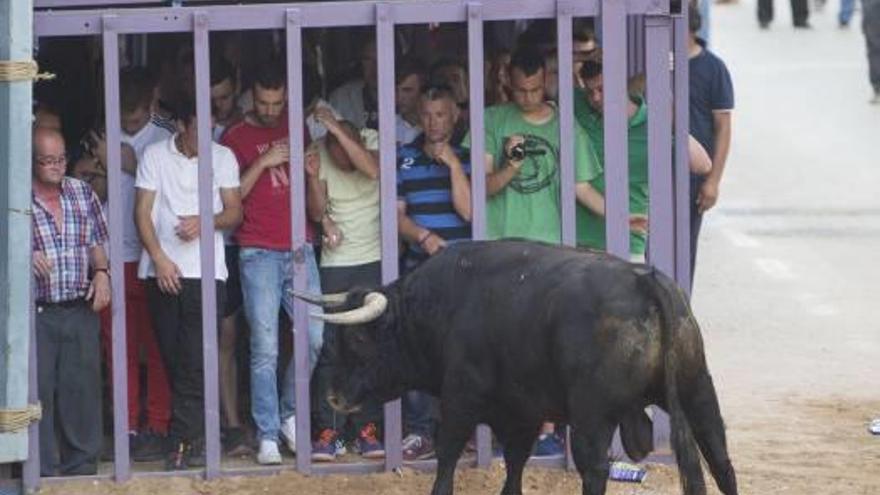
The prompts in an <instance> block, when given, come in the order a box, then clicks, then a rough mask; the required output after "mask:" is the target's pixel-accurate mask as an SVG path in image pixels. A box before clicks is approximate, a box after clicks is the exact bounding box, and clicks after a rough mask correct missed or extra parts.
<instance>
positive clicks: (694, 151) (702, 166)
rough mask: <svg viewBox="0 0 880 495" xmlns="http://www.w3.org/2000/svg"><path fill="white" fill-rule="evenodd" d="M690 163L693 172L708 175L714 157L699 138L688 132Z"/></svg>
mask: <svg viewBox="0 0 880 495" xmlns="http://www.w3.org/2000/svg"><path fill="white" fill-rule="evenodd" d="M688 163H689V164H690V169H691V173H694V174H697V175H706V174H708V173H709V172H710V171H711V170H712V159H711V158H709V153H708V152H707V151H706V148H703V145H702V144H700V142H699V141H697V138H695V137H693V136H691V135H690V134H688Z"/></svg>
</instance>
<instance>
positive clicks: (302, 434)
mask: <svg viewBox="0 0 880 495" xmlns="http://www.w3.org/2000/svg"><path fill="white" fill-rule="evenodd" d="M286 29H287V121H288V128H289V130H290V131H289V132H290V136H289V141H290V149H291V155H290V177H291V181H290V183H291V188H292V191H291V193H292V194H291V195H290V211H291V219H290V220H291V222H292V223H291V228H290V231H291V232H292V234H293V252H294V256H293V270H294V274H293V287H294V289H296V290H301V291H302V290H305V289H306V287H307V284H306V277H307V276H308V270H307V269H306V265H305V254H304V249H305V246H306V242H308V241H307V239H306V181H305V167H304V166H303V165H304V163H305V162H304V157H305V149H304V148H305V135H304V129H303V118H302V108H303V87H302V80H303V79H302V19H301V15H300V10H299V9H289V10H287V28H286ZM284 297H288V295H287V294H285V295H284ZM293 307H294V311H293V327H294V328H295V329H296V330H295V331H294V333H293V340H294V344H293V363H294V364H293V365H294V384H295V394H296V451H297V455H296V469H297V470H298V471H299V472H301V473H305V474H308V473H311V470H312V443H311V434H310V432H311V427H312V426H311V425H312V422H311V407H310V406H311V403H310V401H309V379H310V378H311V377H310V373H309V370H310V367H309V359H310V353H309V332H308V328H309V314H308V306H306V303H305V301H302V300H300V299H294V301H293Z"/></svg>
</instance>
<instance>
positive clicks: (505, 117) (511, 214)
mask: <svg viewBox="0 0 880 495" xmlns="http://www.w3.org/2000/svg"><path fill="white" fill-rule="evenodd" d="M484 119H485V129H486V137H485V142H486V153H487V154H490V155H492V157H493V160H494V164H493V167H494V169H495V170H500V169H501V168H502V167H504V166H506V163H505V162H506V160H505V157H504V144H505V143H506V142H507V139H508V138H510V137H511V136H515V135H521V136H523V137H525V139H526V145H525V149H526V152H527V154H528V155H527V156H526V158H525V160H524V161H523V165H522V168H521V169H520V170H519V173H518V174H517V175H516V176H515V177H514V178H513V180H511V181H510V183H509V184H508V185H507V186H506V187H505V188H504V189H502V190H501V191H500V192H498V193H497V194H496V195H494V196H492V197H490V198H488V199H487V200H486V230H487V232H486V234H487V237H488V238H489V239H501V238H510V237H520V238H525V239H532V240H537V241H545V242H550V243H559V242H560V240H561V232H562V226H561V219H560V216H561V213H560V205H559V195H560V191H559V188H560V185H559V117H558V112H557V111H556V109H555V108H554V111H553V116H552V118H550V119H548V120H547V122H544V123H542V124H533V123H531V122H528V121H526V120H525V119H524V118H523V117H522V113H521V111H520V109H519V108H518V107H517V106H516V105H515V104H513V103H508V104H504V105H496V106H493V107H489V108H487V109H486V113H485V117H484ZM590 144H591V143H590V140H589V139H588V138H587V136H586V134H585V133H584V131H583V130H582V129H580V128H579V127H578V126H575V162H576V166H577V168H589V167H590V165H589V164H588V163H587V162H593V163H594V165H593V166H595V162H596V161H597V158H596V154H595V152H594V151H593V149H592V146H591V145H590ZM463 146H470V135H468V136H466V137H465V140H464V144H463Z"/></svg>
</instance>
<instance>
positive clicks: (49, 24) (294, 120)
mask: <svg viewBox="0 0 880 495" xmlns="http://www.w3.org/2000/svg"><path fill="white" fill-rule="evenodd" d="M133 3H137V4H145V3H150V2H149V1H147V2H145V1H143V0H141V1H137V2H133V1H129V0H110V1H108V2H105V3H101V2H96V1H95V0H67V1H64V0H37V1H36V6H37V7H38V8H41V9H49V10H40V11H37V12H35V13H34V23H35V26H34V28H35V29H34V32H35V35H36V36H38V37H55V36H98V35H100V36H101V37H102V40H103V53H104V70H105V73H104V85H105V95H104V97H105V107H106V113H107V115H106V129H107V142H108V150H110V152H109V153H108V155H109V166H108V169H109V170H108V172H109V177H108V181H109V186H108V187H109V200H110V204H111V205H112V204H114V203H116V204H119V202H120V201H121V194H122V191H121V187H122V186H121V182H120V181H121V177H120V175H121V169H120V163H121V157H120V152H119V150H120V139H121V127H120V115H119V62H120V61H119V50H118V45H119V36H120V35H124V34H140V33H173V32H187V33H193V35H194V36H193V51H194V60H195V68H196V78H195V84H196V92H195V94H196V104H197V117H198V133H199V143H198V148H199V154H198V156H199V166H200V173H199V194H200V214H201V231H202V232H203V233H204V234H206V235H202V236H200V243H201V244H200V247H201V252H202V253H203V256H202V260H201V267H202V274H203V277H202V301H203V305H202V318H203V324H204V325H203V327H204V328H205V331H204V332H203V345H204V370H205V377H204V387H205V406H204V407H205V423H206V428H205V430H206V436H207V438H206V440H207V445H206V454H207V455H206V464H207V465H206V467H205V468H204V469H203V470H202V471H191V472H189V473H186V474H191V473H195V474H197V475H202V476H205V477H206V478H214V477H217V476H221V475H241V474H256V473H274V472H278V471H279V470H283V469H290V466H280V467H279V466H273V467H263V466H259V467H253V468H232V467H224V466H222V465H221V455H220V445H219V433H220V429H219V408H218V401H219V398H218V378H217V362H218V361H217V359H218V356H217V354H218V349H217V333H216V332H212V331H209V330H208V329H210V328H216V327H217V313H216V311H215V309H216V302H217V301H216V297H215V296H216V295H215V292H214V250H213V236H212V235H207V234H208V233H213V222H212V217H213V215H212V204H211V194H210V191H211V184H212V180H213V178H212V173H213V170H212V167H211V152H210V149H211V127H210V125H211V118H210V108H211V107H210V86H209V84H210V83H209V78H208V74H209V73H210V56H209V55H210V46H209V44H210V37H209V34H210V33H211V32H212V31H225V30H256V29H275V30H283V32H284V36H285V37H286V49H287V50H286V56H287V67H288V71H287V78H288V82H287V91H288V95H287V96H288V118H289V140H290V143H291V159H290V169H289V173H290V177H291V205H290V206H291V213H292V215H291V225H292V238H293V253H294V256H293V259H294V263H293V270H294V274H295V276H294V285H295V288H296V289H298V290H304V289H306V285H305V274H306V268H305V263H304V259H303V258H304V256H303V250H304V247H305V245H306V242H307V240H306V228H305V225H306V222H305V219H306V204H305V194H306V190H305V170H304V149H303V148H304V122H303V117H304V115H303V110H302V109H303V105H304V101H303V55H302V53H303V30H304V29H308V28H328V27H343V26H372V27H374V29H375V35H376V43H377V55H378V65H377V67H378V78H379V84H378V87H379V94H378V98H379V110H380V111H379V134H380V170H381V173H380V191H381V205H380V211H381V222H382V224H381V228H382V280H383V282H385V283H388V282H391V281H393V280H394V279H396V278H397V276H398V264H397V254H398V232H397V212H396V201H397V195H396V173H397V171H396V149H395V122H394V116H395V112H394V105H395V97H394V87H395V84H394V81H395V76H394V68H395V55H394V53H395V51H394V43H395V39H394V29H395V26H398V25H403V24H414V23H420V24H424V23H437V22H461V23H466V26H467V39H468V56H469V60H468V68H469V71H468V72H469V76H468V77H469V88H470V103H471V104H470V110H469V111H470V114H469V116H470V125H471V129H472V130H474V132H472V133H471V149H470V153H471V164H472V178H471V179H472V183H471V187H472V194H473V199H472V205H473V212H474V214H473V223H472V232H473V238H474V239H484V238H485V237H486V219H485V215H484V213H485V210H486V190H485V187H486V177H485V171H486V165H485V163H484V159H483V157H484V154H485V143H484V135H483V127H484V125H483V123H484V115H483V106H484V97H483V86H484V81H483V63H484V58H483V55H484V47H483V27H484V23H485V22H488V21H504V20H520V19H555V20H556V27H557V51H558V53H557V55H558V61H559V67H560V72H559V81H560V82H561V87H560V91H559V116H560V118H559V122H560V126H561V127H560V164H559V167H560V177H561V194H560V202H561V203H560V211H561V216H562V243H563V244H566V245H574V244H575V240H576V228H575V224H576V221H575V216H576V206H575V204H576V199H575V159H576V157H575V148H574V128H575V125H577V124H576V123H575V119H574V117H573V116H574V110H573V109H574V98H575V97H578V96H576V95H575V93H574V92H573V91H570V90H568V88H566V86H564V85H565V84H567V82H563V81H571V80H572V76H573V74H572V66H573V65H572V62H573V61H572V39H571V34H572V21H573V19H574V18H576V17H595V18H596V19H597V27H600V28H601V31H602V38H603V39H602V46H603V54H604V59H603V61H604V74H605V76H604V77H605V79H604V80H605V85H604V86H605V91H604V93H605V107H604V108H605V113H604V114H605V115H606V118H605V119H604V120H605V122H604V126H605V128H604V129H605V136H604V140H605V141H604V145H605V171H606V182H607V185H606V229H607V239H608V241H607V242H608V246H609V251H610V252H612V253H614V254H617V255H619V256H621V257H624V258H626V257H628V256H629V229H628V217H629V206H628V204H629V201H628V194H627V191H628V187H629V186H628V177H627V170H628V166H629V164H628V160H627V150H628V145H627V119H626V113H625V109H626V101H627V93H626V91H627V76H628V75H631V73H632V72H633V71H634V69H633V67H642V66H644V67H645V70H646V76H647V78H646V81H647V98H648V99H649V101H650V103H649V107H650V109H651V110H650V118H649V138H648V146H649V150H650V153H649V170H650V174H649V179H650V180H649V182H650V188H651V191H650V197H651V203H650V208H651V210H650V218H651V222H650V240H651V250H650V258H649V261H650V262H651V263H652V264H654V265H655V266H657V267H658V268H660V269H661V270H663V271H664V272H666V273H669V274H674V275H675V276H676V279H677V280H678V281H679V283H680V285H682V286H685V287H687V286H688V283H689V273H688V270H689V268H688V267H687V266H685V267H682V264H685V265H687V263H689V256H690V255H689V253H688V252H687V250H688V249H689V241H688V238H687V236H688V235H689V234H688V221H689V220H688V211H689V210H688V207H689V205H688V203H689V202H688V194H689V192H688V190H687V187H688V171H687V158H686V155H685V154H684V153H685V152H686V144H687V115H688V113H687V55H686V53H687V52H686V35H687V23H686V21H685V19H684V18H683V16H682V14H683V13H674V14H671V13H670V11H669V1H668V0H630V1H622V0H582V1H581V0H482V1H468V0H444V1H439V2H438V1H426V0H418V1H397V2H375V1H359V2H327V3H300V4H296V3H288V4H274V3H273V4H263V5H207V2H201V1H199V2H194V1H190V2H184V5H186V6H184V7H148V8H143V7H126V8H113V9H106V8H100V9H97V8H88V7H94V6H95V5H96V4H100V5H108V4H113V5H117V6H118V5H120V4H133ZM100 5H99V6H100ZM67 7H72V8H76V9H70V10H65V9H64V8H67ZM685 13H686V12H685ZM632 16H642V17H640V18H639V19H638V21H633V20H632ZM628 31H629V32H630V36H628ZM636 31H638V32H637V33H636V34H635V35H633V34H632V33H633V32H636ZM628 43H629V44H628ZM671 52H674V53H675V57H674V70H673V71H672V72H670V53H671ZM634 54H637V56H638V57H639V58H638V60H635V61H634V60H633V57H634ZM673 122H674V124H673ZM673 136H674V138H673ZM673 139H674V140H673ZM673 146H674V147H675V153H673ZM109 217H110V218H109V225H110V237H111V241H110V246H111V252H121V247H122V231H123V228H122V226H123V218H122V213H121V209H118V208H110V214H109ZM682 250H684V252H682ZM111 271H112V275H113V276H112V278H111V280H112V281H113V294H114V296H115V297H114V298H113V301H114V302H113V318H112V319H113V330H112V335H113V361H112V379H113V402H114V409H113V411H114V414H113V417H114V437H115V439H114V452H115V466H114V473H113V478H114V479H116V480H118V481H125V480H128V479H129V478H131V477H132V476H165V475H172V476H173V475H180V474H181V473H180V472H171V473H156V472H150V473H141V472H132V469H131V463H130V459H129V455H128V449H129V445H128V443H129V442H128V435H127V433H128V429H129V425H128V424H127V418H128V411H127V400H126V398H127V388H126V383H127V380H126V376H125V373H126V365H125V363H126V356H125V352H126V346H125V336H126V328H125V301H124V296H123V295H124V278H123V277H124V272H123V264H122V260H121V259H119V257H115V259H113V260H112V262H111ZM294 308H295V309H294V321H293V324H294V328H295V329H297V330H296V331H295V332H294V354H293V359H294V366H295V391H296V407H297V409H296V411H297V412H296V414H297V418H296V427H297V447H298V448H297V451H298V455H297V458H296V463H295V467H296V469H297V470H298V471H300V472H303V473H336V472H349V473H363V472H372V471H380V470H383V469H384V470H393V469H396V468H398V467H400V466H401V465H404V464H405V463H404V462H403V461H402V452H401V436H402V435H401V433H402V432H401V411H400V401H395V402H392V403H389V404H386V406H385V409H384V413H385V444H386V445H385V447H386V459H385V462H384V464H379V463H358V464H331V465H313V464H312V462H311V459H310V453H311V452H310V445H311V432H310V428H311V421H310V410H309V404H310V400H309V379H310V376H309V362H308V361H309V336H308V331H307V330H306V329H307V328H308V312H309V310H310V308H309V307H308V306H307V305H306V303H305V302H303V301H300V300H296V301H295V303H294ZM35 373H36V369H35V367H33V366H32V367H31V374H32V375H31V384H32V385H31V386H32V387H33V388H35V386H36V381H35V377H34V374H35ZM656 412H657V413H659V414H655V423H656V424H659V425H663V426H661V427H660V428H658V431H656V432H655V435H656V438H657V439H658V445H660V446H668V421H667V420H666V418H665V414H662V412H660V411H659V410H658V411H656ZM658 416H659V421H658ZM31 431H32V432H35V429H34V428H32V429H31ZM32 435H34V434H33V433H32ZM476 439H477V456H476V464H477V465H478V466H487V465H489V463H490V461H491V458H492V452H491V434H490V432H489V429H488V427H485V426H480V427H478V429H477V435H476ZM31 440H32V442H34V441H36V439H35V438H34V436H32V438H31ZM31 445H32V447H31V458H30V459H29V460H28V461H27V463H26V466H25V470H24V483H25V487H26V488H27V489H28V490H32V489H34V488H36V487H37V486H38V485H39V483H40V482H41V481H44V482H50V481H51V482H55V481H58V480H62V481H63V480H64V479H65V478H51V479H49V478H47V479H45V480H41V479H40V478H39V456H38V453H37V450H36V449H35V448H34V447H33V445H34V443H32V444H31ZM616 450H617V451H618V452H619V451H620V448H619V445H618V446H617V447H616ZM655 459H659V460H669V456H668V453H665V452H661V453H659V454H658V455H655ZM533 463H534V464H538V465H543V466H558V467H562V466H566V465H569V466H571V458H570V456H569V457H568V458H567V459H566V458H561V459H560V458H552V459H541V460H533ZM406 464H407V465H409V466H412V467H415V468H420V469H421V468H430V467H432V465H433V464H432V463H431V462H415V463H406ZM107 477H108V476H107V475H104V476H96V477H95V478H107Z"/></svg>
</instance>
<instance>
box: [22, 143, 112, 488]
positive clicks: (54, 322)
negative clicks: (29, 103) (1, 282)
mask: <svg viewBox="0 0 880 495" xmlns="http://www.w3.org/2000/svg"><path fill="white" fill-rule="evenodd" d="M33 139H34V141H33V146H34V161H33V204H32V209H33V217H32V225H33V254H32V260H33V262H32V264H33V273H34V284H35V291H34V293H35V296H36V318H35V323H36V339H37V366H38V370H37V376H38V389H39V396H40V402H41V404H42V406H43V418H42V420H41V421H40V427H39V428H40V471H41V474H42V475H43V476H56V475H87V474H95V473H96V471H97V462H98V454H99V453H100V451H101V432H102V428H101V370H100V363H101V360H100V343H99V339H98V333H99V323H98V312H99V311H101V310H102V309H104V307H106V306H107V305H108V304H109V303H110V275H109V272H108V263H107V254H106V253H105V251H104V248H103V244H104V243H105V242H107V222H106V219H105V217H104V211H103V209H102V207H101V201H100V200H99V199H98V196H97V195H96V194H95V193H94V191H92V189H91V188H90V187H89V186H88V185H87V184H86V183H84V182H82V181H80V180H77V179H73V178H70V177H65V176H64V171H65V167H66V165H67V157H66V155H65V153H66V149H65V146H64V138H63V137H62V136H61V134H60V133H59V132H58V131H56V130H52V129H47V128H37V129H35V130H34V138H33Z"/></svg>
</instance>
